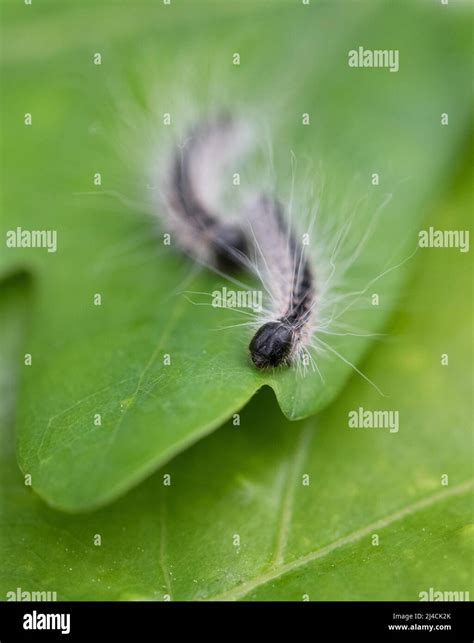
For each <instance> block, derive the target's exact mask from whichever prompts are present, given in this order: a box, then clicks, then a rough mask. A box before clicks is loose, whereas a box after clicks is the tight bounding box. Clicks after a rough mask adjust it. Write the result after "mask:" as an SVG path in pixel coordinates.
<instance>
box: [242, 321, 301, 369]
mask: <svg viewBox="0 0 474 643" xmlns="http://www.w3.org/2000/svg"><path fill="white" fill-rule="evenodd" d="M293 342H294V333H293V330H292V329H291V328H290V327H289V326H287V325H286V324H284V323H283V322H281V321H275V322H268V323H266V324H264V325H263V326H261V327H260V328H259V329H258V331H257V332H256V333H255V335H254V337H253V339H252V341H251V342H250V346H249V349H250V356H251V358H252V361H253V363H254V364H255V366H256V367H257V368H269V367H272V366H281V365H282V364H287V363H288V360H289V357H290V355H291V352H292V350H293Z"/></svg>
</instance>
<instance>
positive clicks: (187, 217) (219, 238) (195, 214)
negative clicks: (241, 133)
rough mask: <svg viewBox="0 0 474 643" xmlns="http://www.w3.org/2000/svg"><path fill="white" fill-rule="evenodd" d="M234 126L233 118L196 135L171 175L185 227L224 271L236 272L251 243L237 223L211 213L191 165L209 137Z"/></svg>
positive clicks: (177, 158)
mask: <svg viewBox="0 0 474 643" xmlns="http://www.w3.org/2000/svg"><path fill="white" fill-rule="evenodd" d="M231 126H232V122H231V121H230V119H221V120H220V121H217V122H216V123H213V124H212V125H208V126H207V127H202V128H200V129H198V130H196V131H195V132H193V133H192V136H191V141H190V142H189V143H188V145H187V146H186V148H185V149H184V150H183V151H182V152H181V151H180V152H178V153H176V156H175V159H174V163H173V168H172V176H171V194H172V203H173V209H174V211H175V212H176V213H177V214H178V215H179V216H180V217H181V219H182V220H183V224H184V225H186V226H188V228H191V230H189V231H188V233H189V234H191V235H194V236H195V238H194V239H193V242H194V241H195V240H196V237H198V241H199V238H200V240H201V243H202V244H203V245H204V246H206V247H207V249H208V250H209V251H210V253H211V255H212V256H211V257H210V261H211V263H212V264H214V265H215V266H216V267H217V268H218V269H220V270H222V271H229V272H230V271H234V270H236V269H238V268H239V267H241V266H242V257H243V256H244V255H245V253H246V251H247V242H246V238H245V235H244V233H243V231H242V230H241V229H239V227H238V226H237V225H235V224H230V223H224V222H223V221H222V220H221V219H220V218H219V217H218V216H217V215H216V214H214V213H213V212H211V211H209V209H208V208H206V206H205V205H203V204H202V203H201V202H200V200H199V198H198V197H197V196H196V194H195V190H194V186H193V179H192V172H191V165H192V164H193V163H195V159H194V154H195V152H196V148H197V146H199V145H206V139H207V137H209V136H212V135H216V132H217V131H218V130H219V129H223V128H228V127H231Z"/></svg>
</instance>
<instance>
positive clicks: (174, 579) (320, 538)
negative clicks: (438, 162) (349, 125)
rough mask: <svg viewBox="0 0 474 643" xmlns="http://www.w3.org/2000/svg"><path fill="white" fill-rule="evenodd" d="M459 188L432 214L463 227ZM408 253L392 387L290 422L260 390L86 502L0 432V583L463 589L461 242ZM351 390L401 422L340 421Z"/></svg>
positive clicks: (66, 593) (465, 391)
mask: <svg viewBox="0 0 474 643" xmlns="http://www.w3.org/2000/svg"><path fill="white" fill-rule="evenodd" d="M461 187H462V186H459V185H458V186H456V192H457V193H460V196H459V201H457V203H456V204H454V205H453V204H452V203H451V204H450V203H442V204H441V205H440V207H439V210H438V213H437V216H436V217H431V218H430V223H431V224H433V225H435V226H438V227H439V226H440V225H441V224H443V225H445V226H446V229H464V228H465V226H466V225H467V224H468V217H469V208H468V204H469V203H470V199H471V192H470V191H468V190H467V189H466V187H464V189H463V190H462V189H461ZM417 262H418V267H419V268H420V270H419V273H418V277H417V279H416V281H415V282H413V283H412V284H411V285H410V289H409V297H408V298H407V300H406V302H405V304H404V306H403V311H400V312H399V313H398V314H397V315H396V318H395V320H394V323H393V324H392V327H391V330H392V332H393V334H394V336H395V337H396V339H395V340H394V341H391V342H387V343H385V344H383V345H381V346H380V347H379V348H378V350H377V351H374V353H373V354H372V355H371V357H370V358H369V359H368V360H367V361H366V363H365V364H364V367H365V369H366V371H367V372H368V373H369V374H370V376H371V377H374V378H375V377H378V378H380V382H381V384H383V385H385V386H386V387H387V389H388V390H389V391H390V395H391V396H390V398H388V399H386V398H381V397H380V396H378V395H377V393H376V392H375V391H374V390H373V389H368V388H367V387H365V386H364V384H363V382H361V381H360V380H358V379H356V378H353V379H352V381H351V382H350V384H349V386H348V387H347V388H346V389H345V391H344V393H343V394H342V395H341V396H340V398H339V399H338V401H337V402H336V403H334V404H332V405H331V406H330V407H328V408H327V409H326V410H325V411H324V412H322V413H321V414H319V415H318V416H317V417H315V418H311V419H307V420H305V421H302V422H289V421H288V420H286V419H284V417H283V415H282V414H281V412H280V411H279V410H278V408H277V405H276V404H275V402H274V399H273V393H271V391H269V390H268V389H267V390H263V391H261V392H260V393H259V394H258V395H257V396H256V398H255V399H254V400H252V402H251V403H250V404H249V405H248V406H247V407H246V408H245V409H244V410H243V411H242V414H241V418H240V426H236V425H234V423H232V422H230V423H228V424H227V425H225V426H224V427H222V429H221V430H219V431H217V432H216V433H214V434H213V435H211V436H209V437H207V438H206V439H204V440H201V441H200V442H199V444H197V445H195V446H193V447H192V448H190V449H188V450H187V451H186V452H185V453H183V454H181V455H179V456H178V457H176V458H175V459H174V460H173V461H172V462H169V463H168V464H167V465H166V466H165V467H164V468H162V469H161V470H160V471H159V472H157V473H155V474H154V475H153V476H151V477H150V478H149V479H148V480H147V481H145V482H144V483H142V484H141V485H140V486H138V487H137V488H135V489H134V490H132V491H131V492H130V493H129V494H128V495H126V496H124V497H123V498H121V499H120V500H118V501H117V502H115V503H113V504H111V505H109V506H108V507H107V508H105V509H101V510H98V511H95V512H92V513H87V514H83V515H81V516H71V515H67V514H64V513H61V512H59V511H55V510H53V509H51V508H49V507H47V506H46V505H45V504H44V503H43V502H42V501H41V500H40V499H39V498H38V497H37V496H36V495H35V494H34V492H33V491H32V490H31V488H29V487H27V486H25V484H24V481H23V478H22V476H21V475H20V474H19V472H18V469H17V467H16V464H15V461H14V457H13V455H12V453H11V449H10V454H8V453H7V452H6V450H5V449H3V451H2V467H1V471H2V472H3V476H4V477H3V484H2V487H1V490H2V495H1V504H0V506H1V508H2V512H1V524H0V527H1V528H0V533H1V534H2V537H1V541H0V543H1V552H0V555H1V558H2V561H4V562H3V564H2V568H1V571H0V596H5V595H6V593H7V592H11V591H13V592H16V591H17V588H21V590H23V591H30V592H31V591H51V592H53V591H54V592H57V598H58V600H61V599H63V600H67V599H76V600H77V599H78V600H81V599H83V600H85V599H87V600H103V599H109V600H114V599H122V600H140V599H142V600H146V599H149V600H163V599H165V600H166V599H167V597H169V596H171V598H172V599H173V600H191V599H210V600H212V599H229V600H231V599H243V600H256V599H260V600H283V599H286V600H303V598H304V597H305V598H309V600H330V599H333V600H334V599H336V600H363V599H366V600H419V597H420V592H425V591H429V590H430V588H433V591H456V592H467V591H471V592H472V590H473V588H472V575H471V574H470V564H469V562H470V561H472V554H473V548H472V544H473V542H472V541H473V534H474V530H473V528H472V523H471V524H470V523H469V520H470V514H471V508H472V490H473V487H474V479H473V470H472V461H471V456H470V452H469V449H467V448H466V444H467V442H468V437H469V426H470V409H469V405H468V404H467V403H466V400H467V399H469V395H470V382H469V378H468V377H466V373H467V372H468V369H469V365H470V364H471V360H472V343H470V338H471V332H470V331H471V328H472V311H471V309H470V306H469V303H468V300H469V286H470V277H469V274H470V273H469V268H470V257H469V254H466V253H464V254H463V253H460V252H459V251H457V250H453V249H446V250H444V249H430V250H426V251H423V253H422V254H421V253H420V255H419V256H418V259H417ZM454 283H455V284H456V287H455V288H454V287H453V284H454ZM0 303H1V304H2V310H3V308H5V305H6V304H5V302H4V299H2V300H0ZM8 310H9V311H10V314H12V313H11V311H13V310H14V309H13V307H12V306H11V305H9V306H8ZM16 317H18V314H16ZM427 320H429V323H427ZM10 327H11V325H10ZM14 328H15V326H14ZM447 329H449V332H448V333H447V332H446V331H447ZM2 336H3V334H2ZM9 337H10V341H9V345H10V346H13V344H14V342H13V341H12V336H11V334H10V335H9ZM443 353H447V354H448V356H449V364H448V365H447V366H443V365H442V364H441V354H443ZM15 354H16V350H15ZM2 365H3V368H5V367H6V368H9V366H10V362H9V361H8V360H6V359H5V360H2ZM1 381H3V380H1ZM360 406H361V407H363V408H364V409H369V410H381V409H382V410H383V409H391V410H398V411H399V418H400V421H399V431H398V432H389V431H388V430H387V429H368V428H366V429H364V428H358V429H354V428H349V427H348V412H349V411H350V410H352V409H357V408H358V407H360ZM2 434H3V435H4V436H6V435H7V434H8V435H11V432H10V431H7V427H6V426H4V427H3V429H2ZM305 474H306V475H308V476H309V485H308V486H305V485H303V484H302V483H303V476H304V475H305ZM166 475H169V476H170V482H171V484H170V485H169V486H166V485H165V484H164V481H165V477H164V476H166ZM446 475H447V476H448V483H449V484H448V485H447V486H443V484H442V481H443V480H445V478H444V476H446ZM236 535H238V536H239V537H240V546H239V547H238V546H235V544H234V542H236V541H235V540H234V539H235V536H236ZM374 535H377V536H378V538H379V544H378V545H374V544H373V536H374ZM96 536H100V537H101V544H100V545H96V544H94V538H96ZM96 542H98V541H97V538H96ZM305 595H306V596H305Z"/></svg>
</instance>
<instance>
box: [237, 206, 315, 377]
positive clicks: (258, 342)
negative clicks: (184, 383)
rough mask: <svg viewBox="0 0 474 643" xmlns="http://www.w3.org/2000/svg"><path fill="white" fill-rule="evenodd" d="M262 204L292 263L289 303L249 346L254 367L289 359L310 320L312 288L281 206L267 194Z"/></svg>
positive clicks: (302, 257) (307, 266) (308, 271)
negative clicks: (271, 215)
mask: <svg viewBox="0 0 474 643" xmlns="http://www.w3.org/2000/svg"><path fill="white" fill-rule="evenodd" d="M262 204H263V205H264V207H265V209H266V211H267V212H269V211H271V212H272V213H273V216H274V220H275V223H276V225H277V227H278V229H279V232H280V234H279V235H275V236H274V243H278V240H279V242H280V243H282V240H283V242H284V243H285V244H287V247H286V249H285V250H286V252H287V253H288V257H289V259H290V264H291V265H292V266H293V274H292V276H291V277H290V278H291V288H290V290H289V291H288V293H287V295H288V302H287V305H286V310H285V312H284V314H283V315H280V316H279V317H278V318H277V319H276V320H275V321H270V322H267V323H265V324H263V326H261V327H260V328H259V329H258V331H257V332H256V334H255V335H254V337H253V338H252V341H251V342H250V345H249V350H250V356H251V358H252V361H253V363H254V364H255V366H256V367H257V368H271V367H276V366H282V365H287V364H289V363H290V362H291V359H292V357H293V355H294V354H295V352H296V350H297V346H298V343H299V340H300V339H301V336H302V333H303V329H304V327H305V325H306V324H307V323H308V320H309V315H310V312H311V309H312V307H313V304H314V297H315V288H314V279H313V274H312V271H311V268H310V265H309V261H308V259H307V258H306V257H305V256H304V252H303V247H302V246H299V245H298V243H297V242H296V239H295V237H294V235H293V233H292V231H291V230H290V229H289V228H288V226H287V224H286V223H285V220H284V218H283V212H282V208H281V205H280V204H279V203H278V202H276V201H273V202H270V201H269V199H268V198H267V197H264V198H263V200H262ZM280 250H281V249H280ZM281 278H282V279H285V275H281Z"/></svg>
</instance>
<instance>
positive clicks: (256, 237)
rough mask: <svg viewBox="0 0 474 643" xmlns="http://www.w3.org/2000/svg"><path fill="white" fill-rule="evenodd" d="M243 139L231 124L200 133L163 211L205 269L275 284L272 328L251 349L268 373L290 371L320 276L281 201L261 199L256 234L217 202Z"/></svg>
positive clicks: (178, 165)
mask: <svg viewBox="0 0 474 643" xmlns="http://www.w3.org/2000/svg"><path fill="white" fill-rule="evenodd" d="M238 137H239V128H238V126H237V124H236V121H234V120H233V119H231V118H230V117H229V116H221V117H220V118H219V119H216V120H214V121H208V122H206V123H203V124H200V125H198V126H197V127H195V128H194V130H193V131H192V132H191V134H190V136H189V137H188V139H187V140H186V142H185V144H184V145H183V146H182V147H179V148H178V149H177V150H175V152H174V155H173V157H172V160H171V163H170V164H169V167H168V169H167V173H166V183H165V190H164V195H165V197H164V199H163V206H164V208H163V210H164V212H165V214H166V216H167V219H168V224H169V225H170V226H171V227H172V229H173V230H174V232H175V234H176V236H177V239H178V242H179V244H180V245H181V246H182V248H183V249H184V250H185V251H187V252H188V253H190V254H191V255H192V256H193V257H194V258H195V259H197V260H198V261H200V262H202V263H205V264H207V265H210V266H211V267H214V268H216V269H218V270H219V271H224V272H226V271H232V270H235V269H236V268H242V267H246V268H249V269H250V270H252V271H254V272H257V274H258V276H259V277H260V278H261V279H262V281H264V280H265V279H268V281H270V280H271V282H272V287H271V290H272V292H270V291H269V292H270V296H271V300H272V304H271V310H270V311H268V317H269V320H268V321H267V320H265V322H264V323H263V324H262V325H261V326H260V328H259V329H258V330H257V332H256V333H255V335H254V337H253V339H252V341H251V342H250V346H249V351H250V356H251V359H252V362H253V364H254V365H255V366H256V367H257V368H261V369H262V368H269V367H276V366H281V365H289V364H290V363H291V361H292V359H293V357H294V356H295V354H297V353H298V351H299V349H300V348H301V346H302V345H303V344H304V342H305V341H307V340H308V339H309V338H310V332H311V331H310V329H311V320H312V313H313V307H314V303H315V294H316V293H315V285H314V279H313V273H312V270H311V268H310V265H309V260H308V258H307V257H306V256H305V253H304V251H303V246H302V245H300V244H298V243H297V241H296V238H295V236H294V233H293V231H292V230H291V226H290V224H289V223H288V222H287V221H286V220H285V217H284V214H283V208H282V206H281V204H280V203H279V202H278V201H277V200H276V199H273V198H272V197H269V196H267V195H260V196H259V197H258V198H256V199H254V202H253V204H252V206H251V207H250V208H249V209H248V210H247V211H246V213H245V214H246V215H247V216H246V219H247V221H246V223H247V224H250V229H251V234H249V232H248V226H245V217H243V216H241V219H240V221H237V220H229V221H227V220H226V217H224V216H222V213H221V209H222V205H221V204H219V202H218V199H217V198H216V195H218V194H219V192H220V190H219V182H220V180H221V176H220V175H221V173H222V170H223V168H224V167H225V166H226V165H227V164H228V162H229V158H233V157H235V156H236V154H237V152H238V150H237V149H236V148H237V139H238ZM252 246H253V247H254V248H255V249H257V251H258V253H259V257H258V259H257V262H256V263H257V264H259V267H258V268H256V267H255V266H254V265H253V264H252V262H251V261H250V259H249V257H248V254H249V250H250V248H251V247H252ZM255 268H256V269H255ZM267 290H269V289H268V288H267Z"/></svg>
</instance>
